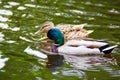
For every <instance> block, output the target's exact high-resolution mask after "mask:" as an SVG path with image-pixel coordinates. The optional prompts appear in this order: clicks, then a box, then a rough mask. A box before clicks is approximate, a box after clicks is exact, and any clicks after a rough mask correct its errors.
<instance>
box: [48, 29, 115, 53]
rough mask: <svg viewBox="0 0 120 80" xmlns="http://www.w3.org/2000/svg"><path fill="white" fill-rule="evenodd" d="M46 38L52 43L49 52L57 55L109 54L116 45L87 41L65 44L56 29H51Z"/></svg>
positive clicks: (70, 41) (73, 41)
mask: <svg viewBox="0 0 120 80" xmlns="http://www.w3.org/2000/svg"><path fill="white" fill-rule="evenodd" d="M47 37H48V38H49V39H51V40H53V41H54V44H53V45H52V48H51V51H52V52H53V53H57V54H61V53H64V54H71V55H85V54H103V53H104V54H109V53H111V52H112V50H113V49H114V48H115V47H117V45H114V46H109V44H108V43H107V42H99V41H88V40H69V41H67V42H66V43H65V41H64V35H63V33H62V32H61V31H60V30H59V29H58V28H51V29H50V30H49V31H48V33H47Z"/></svg>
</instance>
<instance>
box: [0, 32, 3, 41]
mask: <svg viewBox="0 0 120 80" xmlns="http://www.w3.org/2000/svg"><path fill="white" fill-rule="evenodd" d="M3 37H4V34H2V32H0V42H2V41H4V38H3Z"/></svg>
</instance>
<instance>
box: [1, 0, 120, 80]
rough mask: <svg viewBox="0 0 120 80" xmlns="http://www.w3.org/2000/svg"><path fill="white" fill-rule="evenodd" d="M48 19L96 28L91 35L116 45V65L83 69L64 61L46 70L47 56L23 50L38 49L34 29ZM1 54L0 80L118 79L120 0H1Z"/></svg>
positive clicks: (119, 76) (119, 63)
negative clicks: (84, 24) (28, 48)
mask: <svg viewBox="0 0 120 80" xmlns="http://www.w3.org/2000/svg"><path fill="white" fill-rule="evenodd" d="M48 20H49V21H53V22H54V23H55V24H59V23H70V24H83V23H87V24H88V27H86V29H93V30H95V31H94V33H92V34H91V35H90V37H92V38H95V39H103V40H108V41H110V43H111V44H118V47H117V48H116V49H115V50H114V52H113V53H114V54H113V56H114V57H115V59H116V63H117V65H111V64H101V65H99V66H93V67H92V68H91V69H89V70H83V69H77V68H74V67H73V66H71V65H69V64H67V62H64V65H63V66H62V67H60V68H59V69H58V70H56V71H51V70H49V69H48V68H47V67H46V61H47V58H45V57H38V56H36V55H31V54H27V53H26V52H25V49H26V48H27V47H28V46H30V49H32V50H37V48H36V40H37V39H39V36H36V35H34V32H35V31H37V30H38V28H39V26H40V25H41V24H42V23H43V22H45V21H48ZM1 55H2V56H1ZM0 56H1V57H0V65H3V67H1V68H0V80H61V79H64V80H119V79H120V0H0ZM2 60H4V61H3V62H2Z"/></svg>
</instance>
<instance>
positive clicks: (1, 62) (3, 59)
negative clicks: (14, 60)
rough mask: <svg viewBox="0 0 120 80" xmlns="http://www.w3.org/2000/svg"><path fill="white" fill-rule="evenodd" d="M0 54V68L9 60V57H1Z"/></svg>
mask: <svg viewBox="0 0 120 80" xmlns="http://www.w3.org/2000/svg"><path fill="white" fill-rule="evenodd" d="M1 57H2V55H1V54H0V69H1V68H3V67H4V66H5V62H6V61H8V60H9V58H1Z"/></svg>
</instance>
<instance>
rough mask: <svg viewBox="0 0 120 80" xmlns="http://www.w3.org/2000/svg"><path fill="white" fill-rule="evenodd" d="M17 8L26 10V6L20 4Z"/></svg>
mask: <svg viewBox="0 0 120 80" xmlns="http://www.w3.org/2000/svg"><path fill="white" fill-rule="evenodd" d="M17 9H18V10H25V9H26V8H25V7H24V6H19V7H18V8H17Z"/></svg>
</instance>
